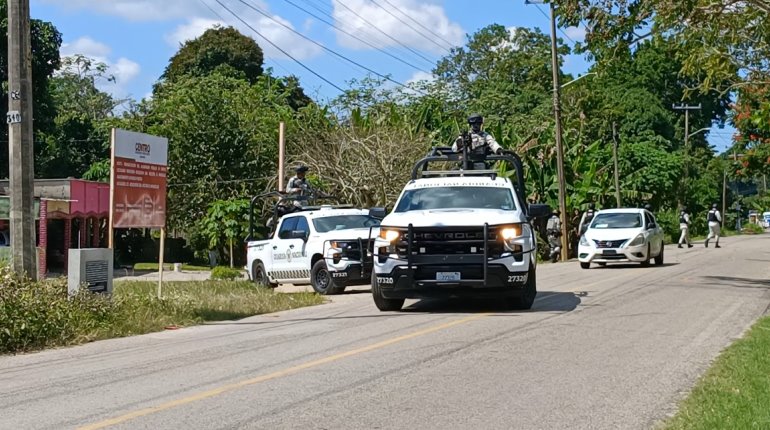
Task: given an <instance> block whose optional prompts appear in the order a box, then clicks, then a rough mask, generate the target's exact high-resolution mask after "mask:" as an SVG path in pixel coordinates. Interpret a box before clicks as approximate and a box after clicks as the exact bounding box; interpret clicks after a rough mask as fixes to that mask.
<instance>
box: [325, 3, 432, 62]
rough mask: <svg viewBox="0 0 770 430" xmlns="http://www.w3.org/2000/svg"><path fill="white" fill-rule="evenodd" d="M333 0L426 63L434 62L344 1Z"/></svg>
mask: <svg viewBox="0 0 770 430" xmlns="http://www.w3.org/2000/svg"><path fill="white" fill-rule="evenodd" d="M335 1H336V2H337V4H339V5H340V6H342V7H344V8H345V9H347V10H348V11H350V13H352V14H353V15H355V16H356V17H358V19H360V20H361V21H363V22H364V23H366V24H368V25H370V26H371V27H372V28H373V29H375V30H377V31H378V32H379V33H381V34H382V35H384V36H385V37H387V38H388V39H390V40H392V41H393V42H395V43H396V44H398V45H400V46H403V47H404V48H406V49H407V50H408V51H409V52H411V53H413V54H414V55H416V56H418V57H420V58H422V59H423V60H425V61H427V62H428V63H430V64H431V65H433V64H434V61H433V60H431V59H429V58H428V57H426V56H424V55H422V54H420V53H419V52H418V51H415V50H414V49H412V48H410V47H409V46H408V45H406V44H404V43H403V42H401V41H399V40H398V39H396V38H395V37H393V36H391V35H390V34H388V33H386V32H384V31H382V29H380V28H379V27H377V26H376V25H375V24H372V23H371V22H370V21H369V20H368V19H366V18H364V17H363V16H361V15H360V14H359V13H358V12H356V11H354V10H353V9H351V8H350V7H348V6H347V5H346V4H345V3H343V2H342V0H335Z"/></svg>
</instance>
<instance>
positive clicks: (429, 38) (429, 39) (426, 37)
mask: <svg viewBox="0 0 770 430" xmlns="http://www.w3.org/2000/svg"><path fill="white" fill-rule="evenodd" d="M371 1H372V3H374V4H375V5H376V6H377V7H379V8H380V9H382V10H384V11H385V12H386V13H387V14H388V15H390V16H392V17H393V18H395V19H396V20H397V21H398V22H400V23H401V24H404V25H405V26H407V27H409V28H410V29H412V31H414V32H415V33H417V34H419V35H420V36H422V37H423V38H425V39H426V40H428V41H429V42H431V43H432V44H434V45H436V46H438V48H439V49H441V50H443V51H447V52H449V48H447V47H446V46H441V45H440V44H439V43H438V42H436V40H435V39H434V38H432V37H430V36H426V35H425V33H423V32H421V31H420V30H418V29H416V28H414V27H412V25H411V24H409V23H408V22H405V21H404V20H402V19H401V18H399V17H397V16H396V15H394V14H393V12H391V11H389V10H388V9H385V8H384V7H383V6H382V5H381V4H379V3H378V2H377V0H371ZM407 16H408V15H407ZM439 38H440V37H439Z"/></svg>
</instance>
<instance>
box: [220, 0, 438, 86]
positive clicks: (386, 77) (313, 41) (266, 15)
mask: <svg viewBox="0 0 770 430" xmlns="http://www.w3.org/2000/svg"><path fill="white" fill-rule="evenodd" d="M216 1H217V3H220V1H219V0H216ZM238 1H239V2H240V3H243V5H244V6H246V7H248V8H249V9H252V10H253V11H255V12H257V13H259V14H260V15H262V16H264V17H266V18H268V19H270V20H271V21H273V22H275V23H276V24H278V25H280V26H281V27H283V28H285V29H287V30H289V31H291V32H292V33H294V34H296V35H297V36H299V37H301V38H303V39H305V40H307V41H308V42H310V43H312V44H314V45H316V46H318V47H319V48H321V49H323V50H324V51H326V52H329V53H330V54H332V55H335V56H337V57H339V58H341V59H343V60H345V61H347V62H349V63H350V64H353V65H355V66H358V67H360V68H361V69H364V70H366V71H368V72H369V73H372V74H375V75H377V76H379V77H381V78H382V79H385V80H387V81H390V82H392V83H394V84H396V85H399V86H401V87H404V88H406V89H409V90H412V91H415V92H418V93H420V94H423V95H424V94H425V93H424V92H422V91H419V90H416V89H413V88H410V87H409V86H408V85H406V84H403V83H401V82H399V81H396V80H395V79H393V78H391V77H390V76H387V75H383V74H382V73H380V72H377V71H376V70H373V69H370V68H369V67H366V66H364V65H363V64H361V63H359V62H357V61H355V60H351V59H350V58H348V57H346V56H345V55H342V54H340V53H339V52H337V51H335V50H333V49H331V48H328V47H326V46H325V45H323V44H322V43H319V42H316V41H315V40H313V39H311V38H309V37H307V36H305V35H304V34H302V33H300V32H298V31H297V30H295V29H293V28H291V27H290V26H288V25H286V24H284V23H282V22H280V21H278V20H277V19H275V18H273V17H272V16H270V15H269V14H268V13H266V12H264V11H263V10H261V9H259V8H258V7H255V6H253V5H251V4H250V3H248V2H246V1H245V0H238ZM220 4H221V3H220ZM238 19H241V18H240V17H239V18H238ZM255 31H256V30H255Z"/></svg>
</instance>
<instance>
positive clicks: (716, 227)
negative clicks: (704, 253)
mask: <svg viewBox="0 0 770 430" xmlns="http://www.w3.org/2000/svg"><path fill="white" fill-rule="evenodd" d="M708 222H709V235H708V237H707V238H706V248H708V247H709V241H710V240H711V238H712V237H716V242H717V243H716V245H715V246H714V248H721V246H719V233H720V230H721V229H722V228H721V227H722V215H721V214H720V213H719V210H718V209H717V204H716V203H714V204H713V205H711V210H710V211H709V213H708Z"/></svg>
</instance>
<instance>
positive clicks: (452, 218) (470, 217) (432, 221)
mask: <svg viewBox="0 0 770 430" xmlns="http://www.w3.org/2000/svg"><path fill="white" fill-rule="evenodd" d="M525 221H526V220H525V219H524V217H523V216H522V214H521V212H518V211H504V210H500V209H436V210H425V211H409V212H399V213H391V214H390V215H388V216H387V217H385V219H384V220H382V225H384V226H387V227H408V226H409V224H412V226H413V227H444V226H448V227H451V226H474V225H479V224H480V223H483V222H487V223H489V225H500V224H511V223H520V222H525Z"/></svg>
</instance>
